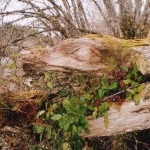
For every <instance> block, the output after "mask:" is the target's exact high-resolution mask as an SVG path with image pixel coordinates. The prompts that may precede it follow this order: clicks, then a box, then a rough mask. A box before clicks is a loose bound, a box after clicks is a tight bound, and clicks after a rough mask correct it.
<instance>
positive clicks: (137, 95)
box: [133, 94, 140, 105]
mask: <svg viewBox="0 0 150 150" xmlns="http://www.w3.org/2000/svg"><path fill="white" fill-rule="evenodd" d="M133 100H134V101H135V105H138V104H139V102H140V94H136V95H134V97H133Z"/></svg>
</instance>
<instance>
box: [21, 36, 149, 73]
mask: <svg viewBox="0 0 150 150" xmlns="http://www.w3.org/2000/svg"><path fill="white" fill-rule="evenodd" d="M149 41H150V40H149V39H145V40H143V41H142V42H141V41H138V42H137V41H133V40H131V41H130V40H128V41H127V40H120V39H116V38H112V37H101V38H98V39H91V38H79V39H67V40H65V41H62V42H60V43H59V44H58V45H56V46H55V47H52V48H46V49H37V48H32V49H30V50H28V51H25V50H24V51H22V52H21V53H22V56H23V63H24V66H27V67H29V68H30V69H31V68H32V69H35V68H39V69H40V70H41V69H42V70H58V71H68V70H70V69H71V71H72V70H78V71H84V72H90V73H91V72H94V73H96V74H99V75H102V74H107V73H108V72H110V71H111V70H113V69H114V68H116V67H117V66H120V65H122V66H129V65H130V64H132V63H135V64H136V65H137V67H138V69H139V70H140V71H141V72H142V73H143V74H148V73H150V46H148V45H150V42H149ZM145 42H146V43H145ZM144 44H145V45H147V46H141V45H144ZM139 45H140V47H139ZM135 46H138V47H135ZM27 67H26V68H27Z"/></svg>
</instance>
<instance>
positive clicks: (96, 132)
mask: <svg viewBox="0 0 150 150" xmlns="http://www.w3.org/2000/svg"><path fill="white" fill-rule="evenodd" d="M142 93H143V94H142V95H143V96H141V101H140V104H139V105H135V102H133V101H132V102H125V103H124V104H123V105H122V106H121V107H120V109H119V110H117V109H116V108H113V107H112V108H111V109H110V110H109V115H108V116H109V122H110V123H109V126H108V128H107V129H106V127H105V123H104V117H100V118H98V119H95V120H93V119H90V118H89V125H90V131H91V134H83V136H84V137H89V138H91V137H92V138H93V137H99V136H111V135H116V134H117V135H118V134H123V133H126V132H132V131H135V130H143V129H149V128H150V84H149V85H147V87H146V89H145V90H143V92H142ZM146 93H147V94H146ZM145 94H146V95H145ZM143 98H144V100H143Z"/></svg>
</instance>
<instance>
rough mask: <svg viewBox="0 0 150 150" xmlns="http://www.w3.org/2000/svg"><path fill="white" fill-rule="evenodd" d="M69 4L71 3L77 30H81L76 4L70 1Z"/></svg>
mask: <svg viewBox="0 0 150 150" xmlns="http://www.w3.org/2000/svg"><path fill="white" fill-rule="evenodd" d="M71 2H72V7H73V13H74V18H75V21H76V23H77V26H78V28H81V27H80V21H79V16H78V11H77V5H76V2H75V1H74V0H72V1H71Z"/></svg>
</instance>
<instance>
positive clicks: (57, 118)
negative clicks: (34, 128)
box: [51, 114, 62, 121]
mask: <svg viewBox="0 0 150 150" xmlns="http://www.w3.org/2000/svg"><path fill="white" fill-rule="evenodd" d="M61 118H62V115H61V114H55V115H53V116H52V117H51V119H52V120H54V121H57V120H60V119H61Z"/></svg>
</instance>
